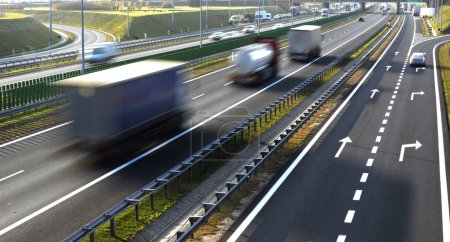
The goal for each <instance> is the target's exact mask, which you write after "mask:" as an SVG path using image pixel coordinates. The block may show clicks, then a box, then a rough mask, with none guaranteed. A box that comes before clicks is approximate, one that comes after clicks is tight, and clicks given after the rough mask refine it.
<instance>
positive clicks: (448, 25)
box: [430, 1, 450, 34]
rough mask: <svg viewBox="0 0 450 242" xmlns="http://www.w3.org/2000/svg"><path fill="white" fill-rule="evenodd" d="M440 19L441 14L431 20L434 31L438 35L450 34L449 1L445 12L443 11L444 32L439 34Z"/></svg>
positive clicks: (445, 4) (445, 6)
mask: <svg viewBox="0 0 450 242" xmlns="http://www.w3.org/2000/svg"><path fill="white" fill-rule="evenodd" d="M440 18H441V14H438V15H437V16H436V18H431V19H430V23H431V25H432V26H433V28H434V30H435V31H436V32H437V34H450V2H449V1H447V2H446V3H444V7H443V11H442V30H441V32H438V27H437V23H438V22H439V27H440V23H441V22H440Z"/></svg>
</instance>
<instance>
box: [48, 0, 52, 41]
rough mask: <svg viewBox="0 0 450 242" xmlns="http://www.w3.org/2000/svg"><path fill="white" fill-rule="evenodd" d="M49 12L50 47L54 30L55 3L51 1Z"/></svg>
mask: <svg viewBox="0 0 450 242" xmlns="http://www.w3.org/2000/svg"><path fill="white" fill-rule="evenodd" d="M49 4H50V5H49V12H48V27H49V29H50V30H49V32H48V46H50V43H51V42H52V30H53V20H52V18H53V16H52V15H53V10H52V7H53V6H52V5H53V1H52V0H50V3H49Z"/></svg>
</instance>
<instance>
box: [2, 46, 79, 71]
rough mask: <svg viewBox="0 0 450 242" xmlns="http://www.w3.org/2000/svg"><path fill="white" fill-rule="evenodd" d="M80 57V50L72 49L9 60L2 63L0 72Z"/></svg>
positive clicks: (57, 62)
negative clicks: (59, 52) (64, 51)
mask: <svg viewBox="0 0 450 242" xmlns="http://www.w3.org/2000/svg"><path fill="white" fill-rule="evenodd" d="M77 57H78V51H71V52H66V53H61V54H53V55H46V56H41V57H33V58H29V59H22V60H18V61H8V62H1V63H0V74H3V73H9V72H12V71H16V70H25V69H30V68H33V67H40V66H45V65H51V64H59V63H62V62H66V61H69V60H75V59H77Z"/></svg>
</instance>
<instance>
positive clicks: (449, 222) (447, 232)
mask: <svg viewBox="0 0 450 242" xmlns="http://www.w3.org/2000/svg"><path fill="white" fill-rule="evenodd" d="M445 42H446V41H444V42H441V43H439V44H437V45H435V46H434V47H433V65H434V96H435V98H436V119H437V129H438V130H437V132H438V137H437V138H438V149H439V179H440V180H439V181H440V185H441V210H442V233H443V241H444V242H450V217H449V216H450V215H449V205H448V193H447V192H448V190H447V172H446V171H445V150H444V135H443V131H442V130H443V123H442V113H441V99H440V98H439V94H440V93H441V91H440V90H439V84H438V74H437V68H436V67H437V62H436V48H437V47H438V46H439V45H441V44H443V43H445ZM445 128H447V125H446V126H445Z"/></svg>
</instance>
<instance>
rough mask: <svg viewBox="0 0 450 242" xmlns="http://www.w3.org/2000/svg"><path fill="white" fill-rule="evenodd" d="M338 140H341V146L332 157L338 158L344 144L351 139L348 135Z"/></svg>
mask: <svg viewBox="0 0 450 242" xmlns="http://www.w3.org/2000/svg"><path fill="white" fill-rule="evenodd" d="M339 142H341V143H342V144H341V147H340V148H339V150H338V152H337V153H336V155H335V156H334V158H338V157H339V156H340V155H341V152H342V150H343V149H344V147H345V145H346V144H347V143H351V142H352V140H351V139H350V137H345V138H343V139H341V140H339Z"/></svg>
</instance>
